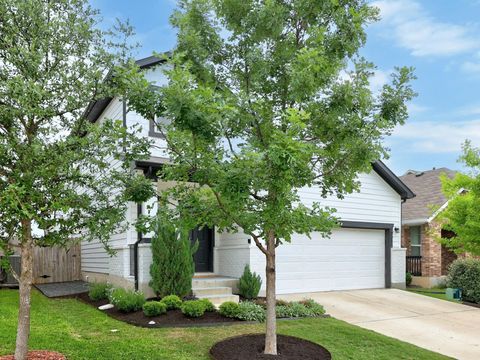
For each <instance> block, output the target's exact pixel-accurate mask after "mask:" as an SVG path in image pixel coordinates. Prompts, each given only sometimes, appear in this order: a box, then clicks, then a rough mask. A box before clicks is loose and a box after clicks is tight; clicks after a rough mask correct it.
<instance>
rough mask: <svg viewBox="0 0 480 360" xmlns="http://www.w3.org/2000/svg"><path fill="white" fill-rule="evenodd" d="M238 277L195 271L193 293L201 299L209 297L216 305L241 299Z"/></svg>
mask: <svg viewBox="0 0 480 360" xmlns="http://www.w3.org/2000/svg"><path fill="white" fill-rule="evenodd" d="M237 292H238V279H237V278H233V277H228V276H219V275H215V274H214V273H195V275H194V276H193V279H192V293H193V295H195V296H196V297H197V298H199V299H204V298H206V299H209V300H210V301H211V302H212V303H213V304H214V305H215V306H219V305H220V304H222V303H224V302H225V301H233V302H237V303H238V301H239V296H238V295H234V293H237Z"/></svg>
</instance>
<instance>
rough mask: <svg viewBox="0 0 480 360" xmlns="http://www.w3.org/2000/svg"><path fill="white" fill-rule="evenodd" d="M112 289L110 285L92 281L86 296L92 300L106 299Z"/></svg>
mask: <svg viewBox="0 0 480 360" xmlns="http://www.w3.org/2000/svg"><path fill="white" fill-rule="evenodd" d="M111 290H112V285H110V284H107V283H93V284H90V290H89V292H88V297H89V298H90V299H91V300H93V301H98V300H106V299H108V295H109V294H110V291H111Z"/></svg>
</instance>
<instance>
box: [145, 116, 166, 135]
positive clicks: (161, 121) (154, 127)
mask: <svg viewBox="0 0 480 360" xmlns="http://www.w3.org/2000/svg"><path fill="white" fill-rule="evenodd" d="M168 124H169V122H168V121H167V119H165V118H163V117H156V118H155V120H153V119H151V120H150V129H149V132H148V135H149V136H152V137H158V138H164V136H163V134H162V131H160V129H159V127H158V125H160V126H162V128H163V129H162V130H163V132H164V133H165V128H164V126H165V125H168Z"/></svg>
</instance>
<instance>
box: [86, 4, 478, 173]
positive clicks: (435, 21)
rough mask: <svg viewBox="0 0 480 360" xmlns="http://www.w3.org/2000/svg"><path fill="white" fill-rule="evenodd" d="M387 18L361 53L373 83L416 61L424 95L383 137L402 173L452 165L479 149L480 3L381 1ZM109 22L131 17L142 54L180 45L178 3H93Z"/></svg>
mask: <svg viewBox="0 0 480 360" xmlns="http://www.w3.org/2000/svg"><path fill="white" fill-rule="evenodd" d="M372 3H373V4H374V5H375V6H377V7H379V8H380V12H381V20H380V21H379V22H377V23H374V24H371V25H369V26H368V28H367V34H368V39H367V44H366V46H365V47H364V48H363V49H362V50H361V52H360V53H361V55H362V56H364V57H365V58H366V59H367V60H369V61H372V62H373V63H375V64H376V65H377V71H376V72H375V76H374V77H373V79H372V87H373V88H374V89H380V88H381V87H382V85H383V84H385V83H386V82H388V81H389V75H390V73H391V72H392V70H393V69H394V68H395V67H396V66H413V67H414V68H415V75H416V76H417V78H418V79H417V80H416V81H415V82H414V83H413V87H414V90H415V91H416V92H417V93H418V96H417V97H416V98H415V99H414V100H413V101H412V102H411V103H410V104H409V106H408V107H409V119H408V121H407V122H406V124H405V125H403V126H401V127H397V128H396V129H395V130H394V132H393V134H392V136H390V137H388V138H386V139H385V144H386V146H387V147H388V148H389V149H390V158H389V159H388V160H386V161H385V162H386V163H387V165H388V166H389V167H390V168H391V169H392V170H393V171H394V172H395V173H396V174H397V175H402V174H403V173H405V172H406V171H407V170H409V169H414V170H428V169H432V168H434V167H435V168H440V167H448V168H450V169H455V170H463V166H462V164H460V163H458V162H457V159H458V157H459V156H460V154H461V145H462V143H463V142H464V141H465V140H466V139H470V140H471V141H472V144H473V145H474V146H480V16H479V15H480V0H455V1H452V0H378V1H372ZM91 4H92V6H93V7H95V8H97V9H99V10H100V11H101V14H102V16H103V24H104V25H105V26H110V25H111V24H113V22H114V20H115V18H119V19H121V20H127V19H128V20H129V21H130V23H131V25H133V26H134V28H135V31H136V36H135V40H136V41H137V42H138V43H139V44H140V45H141V46H140V47H139V48H138V50H137V52H136V54H135V55H136V56H137V57H138V58H142V57H146V56H149V55H151V54H152V52H153V51H157V52H163V51H167V50H170V49H172V48H173V47H174V46H175V30H174V29H173V28H172V27H171V26H170V24H169V16H170V15H171V13H172V11H173V10H174V8H175V6H176V2H175V0H137V1H132V0H91Z"/></svg>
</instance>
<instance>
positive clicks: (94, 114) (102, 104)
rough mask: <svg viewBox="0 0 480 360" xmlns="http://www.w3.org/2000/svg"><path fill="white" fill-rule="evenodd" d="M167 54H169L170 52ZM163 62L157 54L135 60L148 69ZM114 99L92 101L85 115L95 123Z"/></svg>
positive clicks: (141, 67) (142, 67) (141, 66)
mask: <svg viewBox="0 0 480 360" xmlns="http://www.w3.org/2000/svg"><path fill="white" fill-rule="evenodd" d="M165 54H166V55H168V53H165ZM162 62H165V59H163V58H159V57H157V56H149V57H146V58H143V59H139V60H137V61H135V63H136V64H137V65H138V67H139V68H140V69H148V68H151V67H153V66H155V65H158V64H160V63H162ZM110 76H111V73H109V74H108V75H107V78H109V77H110ZM112 100H113V98H111V97H109V98H105V99H100V100H96V101H92V102H90V104H88V106H87V108H86V109H85V112H84V114H83V116H84V117H85V118H87V120H89V121H90V122H92V123H94V122H95V121H97V120H98V118H99V117H100V115H102V113H103V111H104V110H105V109H106V108H107V106H108V104H110V102H111V101H112Z"/></svg>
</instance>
